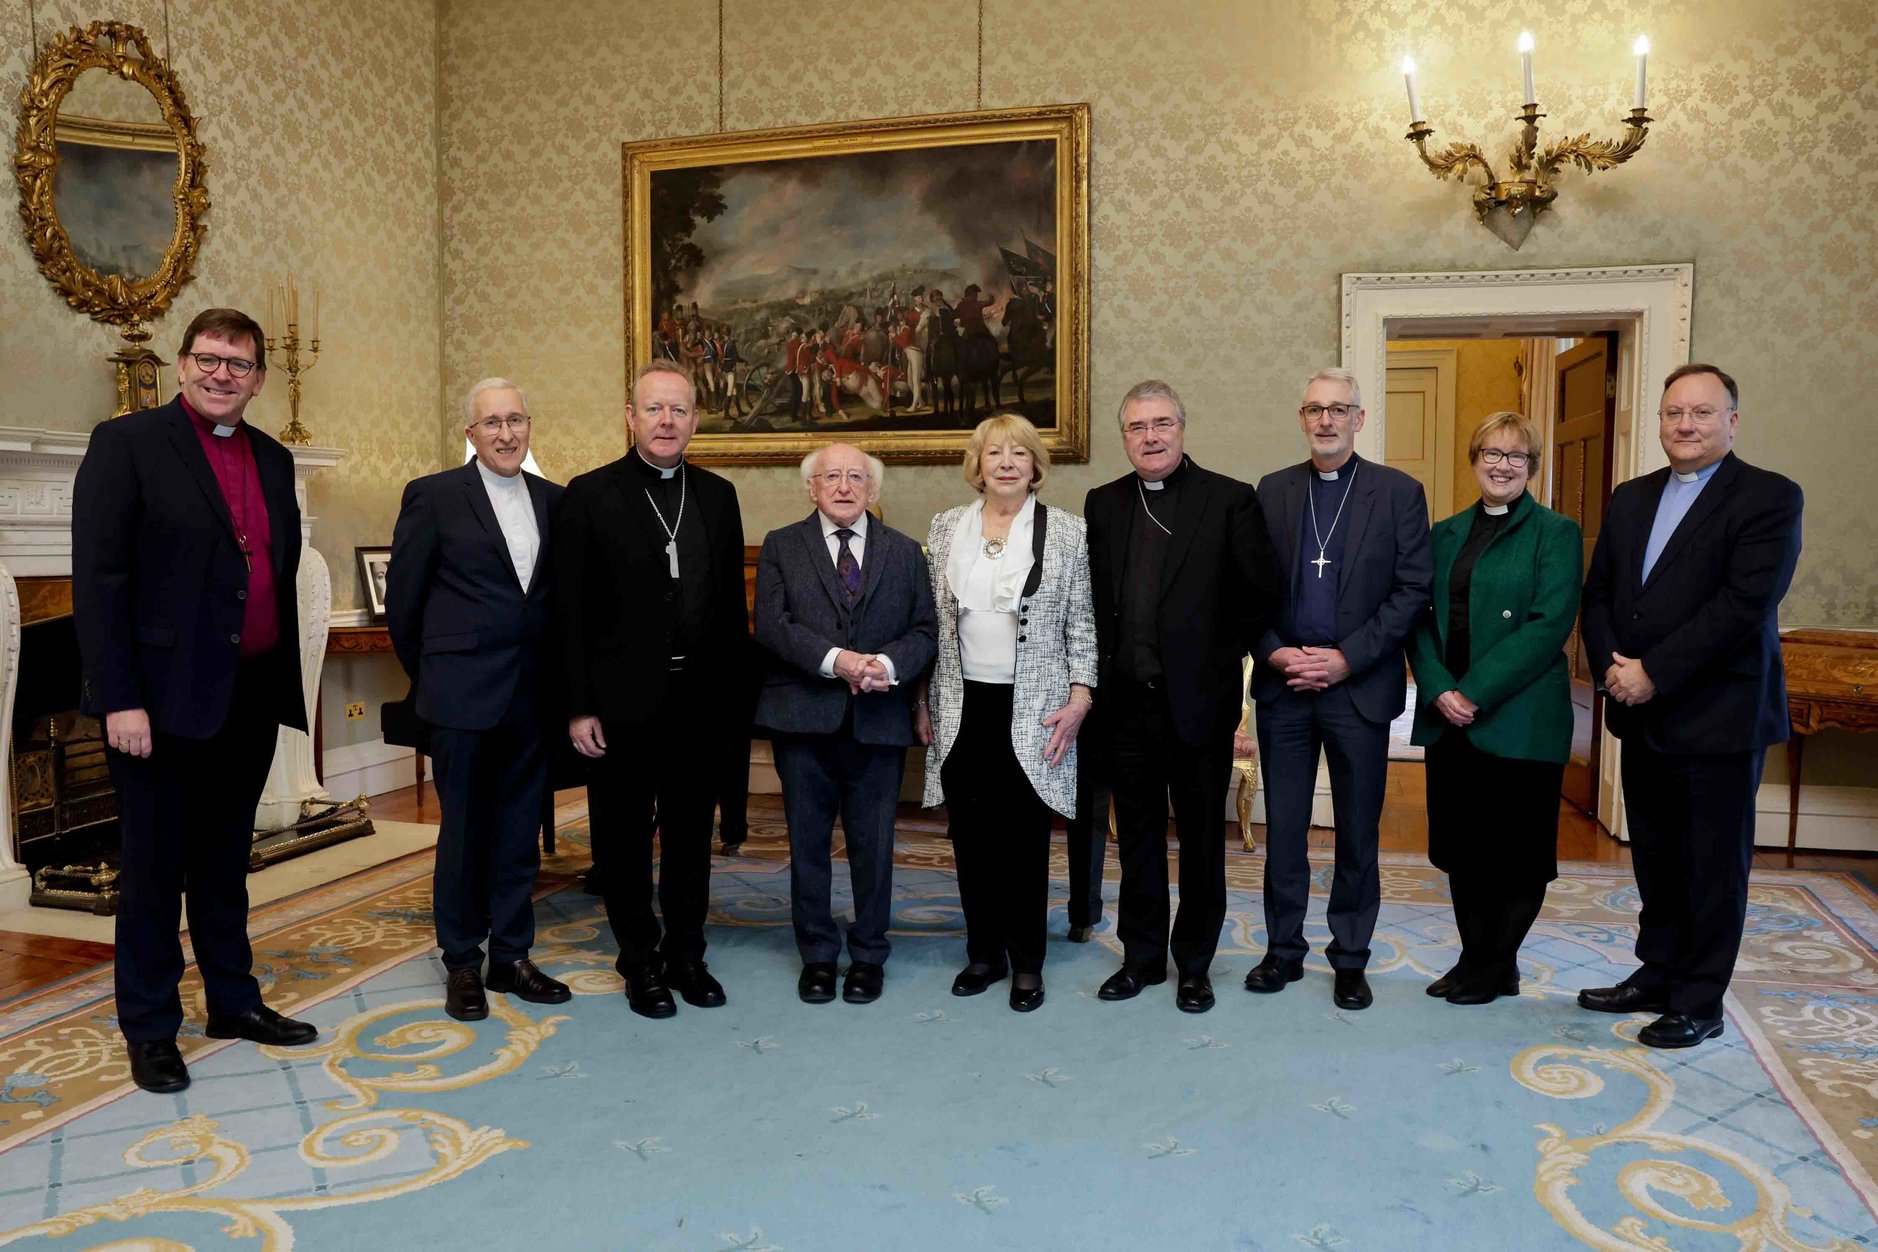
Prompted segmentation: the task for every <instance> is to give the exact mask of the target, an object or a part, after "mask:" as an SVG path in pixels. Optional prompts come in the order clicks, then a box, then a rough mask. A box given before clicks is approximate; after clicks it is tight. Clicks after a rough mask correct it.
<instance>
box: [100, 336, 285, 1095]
mask: <svg viewBox="0 0 1878 1252" xmlns="http://www.w3.org/2000/svg"><path fill="white" fill-rule="evenodd" d="M176 377H177V382H178V393H177V396H176V398H175V399H174V400H171V401H170V402H169V403H168V404H165V405H162V406H160V407H158V408H154V409H145V410H144V411H142V412H140V413H133V414H131V415H129V416H128V417H122V418H118V419H117V420H116V421H110V422H105V423H103V424H101V425H100V426H98V427H97V428H96V429H95V430H94V431H93V432H92V435H91V443H90V446H89V447H88V448H87V449H86V451H85V459H84V461H83V462H82V463H81V464H80V465H79V468H78V478H77V482H76V483H75V485H74V489H73V500H72V616H73V620H74V623H75V625H76V627H77V632H78V644H79V651H80V656H81V659H82V664H83V671H84V672H83V677H82V687H81V694H80V703H81V705H82V707H83V710H84V711H85V712H86V713H89V714H91V715H93V716H97V717H102V718H103V719H104V737H105V761H106V764H107V765H108V766H109V768H110V772H111V782H112V785H113V786H114V787H115V788H116V790H117V819H118V831H119V835H120V838H121V841H122V853H121V857H122V859H121V863H120V865H119V872H120V875H121V877H120V878H119V881H118V887H119V891H120V893H121V898H120V901H119V904H118V912H117V961H116V973H117V1018H118V1027H119V1029H120V1030H122V1031H123V1032H124V1039H125V1042H126V1044H127V1045H128V1049H129V1053H130V1072H131V1077H132V1078H133V1079H134V1080H135V1081H136V1083H137V1085H138V1086H140V1087H142V1088H144V1089H145V1090H146V1091H155V1092H174V1091H181V1090H182V1089H183V1088H185V1087H187V1086H188V1085H189V1074H188V1071H187V1070H186V1069H185V1068H184V1066H183V1059H182V1054H181V1053H180V1052H179V1051H178V1049H177V1047H176V1032H177V1030H178V1028H180V1027H181V1025H182V1021H183V1009H182V1000H181V998H180V996H179V994H178V990H177V988H178V984H179V983H180V981H181V979H182V974H183V950H182V943H181V940H180V939H179V937H178V933H177V932H178V927H179V923H180V920H181V917H180V914H181V912H182V904H183V897H184V895H185V894H187V896H188V901H189V938H190V943H191V945H192V946H193V948H194V950H195V960H196V966H197V968H198V969H199V970H200V971H201V973H202V982H203V990H204V993H205V995H206V997H207V1000H208V1010H209V1020H208V1026H207V1034H208V1035H209V1037H210V1038H213V1039H237V1038H239V1039H251V1040H253V1041H255V1042H256V1043H268V1044H275V1045H282V1044H289V1045H291V1044H302V1043H310V1042H312V1040H313V1039H314V1038H315V1037H316V1035H317V1032H316V1031H315V1030H314V1028H313V1027H312V1026H310V1025H308V1024H307V1023H305V1022H296V1021H292V1020H290V1019H288V1018H284V1017H282V1016H281V1015H280V1014H278V1013H276V1012H275V1011H274V1010H272V1009H270V1008H268V1007H267V1006H266V1005H265V1004H263V1003H261V989H260V986H259V984H258V983H256V981H255V978H254V974H253V972H252V968H251V967H252V965H253V952H252V950H251V949H250V947H249V943H248V855H249V852H250V850H251V848H252V845H253V839H254V814H255V806H256V804H258V803H259V801H260V798H261V790H262V788H263V786H265V784H266V782H267V771H268V766H269V765H270V764H271V763H272V762H273V759H274V745H275V743H276V741H277V740H278V737H279V735H278V728H279V727H281V726H292V727H294V728H295V729H297V730H305V729H306V725H307V718H306V693H305V691H304V690H303V689H302V687H301V682H300V630H299V623H300V613H299V600H298V597H297V595H296V593H295V587H294V579H295V577H296V575H297V574H298V571H299V567H300V508H299V505H298V503H297V502H296V501H295V499H294V489H293V457H292V456H291V454H289V453H288V452H287V450H286V449H285V448H283V447H281V446H280V444H279V443H277V442H275V441H274V440H273V439H270V438H269V437H268V436H267V435H265V434H263V433H262V432H260V431H258V430H255V429H254V428H253V427H252V426H250V425H249V424H248V423H247V422H245V421H244V420H242V419H243V414H244V412H245V411H246V409H247V407H248V402H249V401H250V400H252V399H253V398H254V396H255V395H256V394H257V393H258V392H259V391H260V390H261V386H262V384H263V383H265V382H266V381H267V340H266V337H265V336H264V334H263V333H262V330H261V327H260V326H259V325H258V324H257V323H256V322H255V321H254V319H253V318H251V317H249V316H248V315H247V314H245V313H242V312H240V311H239V310H236V309H207V310H205V311H203V312H202V313H200V314H198V315H197V316H196V318H195V320H194V321H192V322H190V323H189V327H188V329H187V330H185V331H184V332H183V342H182V351H181V352H180V353H178V354H177V358H176Z"/></svg>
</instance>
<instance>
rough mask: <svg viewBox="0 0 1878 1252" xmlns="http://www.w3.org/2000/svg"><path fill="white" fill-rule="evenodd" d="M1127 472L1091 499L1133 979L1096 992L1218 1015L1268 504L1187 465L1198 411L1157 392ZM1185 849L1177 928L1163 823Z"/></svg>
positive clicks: (1104, 733)
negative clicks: (1240, 737) (1166, 994)
mask: <svg viewBox="0 0 1878 1252" xmlns="http://www.w3.org/2000/svg"><path fill="white" fill-rule="evenodd" d="M1120 424H1121V433H1122V448H1123V450H1124V451H1125V452H1126V453H1127V454H1128V460H1129V463H1130V464H1131V465H1132V466H1133V467H1134V470H1133V472H1132V473H1129V474H1126V475H1124V476H1123V477H1121V478H1118V479H1116V480H1115V481H1114V482H1112V483H1108V484H1106V485H1104V486H1101V487H1097V488H1095V489H1094V490H1093V491H1091V492H1090V493H1089V496H1088V499H1087V501H1086V502H1085V504H1084V509H1083V511H1084V514H1085V516H1086V518H1087V520H1088V525H1089V572H1090V577H1091V582H1092V587H1093V591H1094V594H1095V615H1096V647H1097V653H1098V661H1097V663H1098V667H1099V673H1100V681H1099V682H1098V683H1097V689H1098V690H1099V691H1100V692H1101V695H1102V699H1101V710H1100V714H1099V716H1100V718H1101V721H1100V723H1099V730H1098V733H1097V735H1096V736H1095V738H1096V740H1097V747H1098V751H1099V752H1100V753H1101V755H1102V758H1103V764H1102V767H1101V768H1102V770H1103V777H1105V778H1106V779H1107V781H1108V782H1109V784H1110V785H1111V786H1112V788H1113V790H1114V796H1115V812H1116V838H1117V843H1118V852H1119V855H1120V858H1121V868H1122V886H1121V899H1120V902H1119V905H1118V908H1117V911H1116V912H1117V922H1116V933H1117V934H1118V936H1119V937H1120V938H1121V941H1122V967H1121V969H1120V970H1118V971H1117V972H1116V973H1115V974H1114V975H1112V976H1111V977H1110V978H1109V979H1108V981H1106V982H1104V983H1103V984H1102V988H1101V991H1100V993H1099V994H1100V995H1101V998H1102V999H1104V1000H1128V999H1132V998H1134V997H1135V996H1137V995H1139V994H1141V991H1142V988H1144V987H1147V986H1151V985H1154V984H1158V983H1163V982H1166V981H1167V958H1168V954H1169V952H1170V950H1171V952H1172V954H1173V958H1174V965H1175V967H1176V970H1177V973H1178V976H1179V982H1178V984H1177V987H1176V991H1175V997H1174V1002H1175V1004H1176V1005H1177V1006H1178V1007H1179V1008H1181V1009H1182V1010H1184V1011H1186V1012H1189V1013H1204V1012H1205V1011H1206V1010H1208V1009H1210V1008H1212V1007H1213V985H1212V981H1211V979H1210V977H1209V974H1208V970H1209V968H1210V967H1211V965H1212V963H1213V954H1214V952H1215V951H1216V950H1217V948H1218V946H1219V934H1220V927H1221V926H1222V925H1223V924H1224V923H1225V920H1226V791H1227V787H1228V786H1229V784H1230V780H1231V774H1232V732H1233V728H1234V727H1235V726H1237V725H1238V723H1239V717H1240V708H1241V703H1242V700H1241V696H1240V682H1241V677H1242V667H1243V660H1244V657H1245V654H1246V652H1247V651H1248V650H1249V649H1250V648H1251V647H1252V645H1253V643H1254V642H1255V641H1256V640H1257V639H1258V637H1259V635H1260V634H1261V633H1262V632H1263V631H1264V630H1265V628H1266V626H1267V624H1268V623H1269V622H1270V621H1271V617H1272V613H1273V612H1274V611H1275V609H1276V605H1277V589H1276V578H1277V575H1276V565H1275V564H1274V561H1273V558H1272V547H1271V540H1270V539H1269V538H1268V536H1267V534H1266V528H1265V519H1264V516H1263V515H1262V514H1261V513H1260V511H1259V502H1258V495H1257V493H1256V492H1254V491H1253V489H1252V487H1251V486H1250V485H1249V484H1247V483H1242V482H1239V481H1237V480H1236V479H1232V478H1227V477H1226V476H1225V475H1223V474H1215V473H1213V472H1212V471H1211V470H1206V469H1202V468H1201V467H1200V466H1198V465H1196V464H1194V463H1193V461H1192V460H1191V459H1190V458H1188V457H1187V455H1186V427H1187V410H1186V407H1185V406H1184V405H1183V404H1182V403H1181V402H1180V397H1179V396H1178V395H1177V394H1176V393H1175V391H1174V389H1173V388H1172V387H1170V386H1168V385H1167V384H1166V383H1164V382H1160V381H1158V380H1153V379H1151V380H1149V381H1146V382H1142V383H1137V384H1136V385H1135V386H1134V387H1131V388H1130V389H1129V391H1128V393H1127V395H1125V396H1124V397H1123V398H1122V404H1121V413H1120ZM1170 798H1171V800H1172V803H1173V809H1174V826H1175V830H1176V832H1177V834H1178V836H1179V840H1180V913H1179V916H1178V917H1176V918H1174V919H1173V924H1172V928H1171V931H1170V928H1169V911H1170V910H1169V907H1168V897H1167V809H1168V802H1169V799H1170Z"/></svg>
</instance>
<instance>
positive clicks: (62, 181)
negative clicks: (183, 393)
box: [13, 22, 209, 416]
mask: <svg viewBox="0 0 1878 1252" xmlns="http://www.w3.org/2000/svg"><path fill="white" fill-rule="evenodd" d="M13 167H14V173H15V175H16V177H17V178H18V181H19V187H20V217H21V218H22V219H23V220H24V222H25V225H26V239H27V242H28V244H29V245H30V246H31V247H32V250H33V259H34V260H36V261H37V262H38V263H39V271H40V273H42V274H44V275H45V276H46V280H47V281H48V282H50V283H51V284H52V286H53V288H54V289H55V290H57V291H58V293H59V294H60V295H61V296H63V297H65V302H66V303H67V304H69V305H71V306H72V307H73V308H75V309H77V310H79V311H80V312H81V313H85V314H87V315H89V316H90V317H91V318H92V319H93V320H95V321H99V322H103V323H105V324H107V325H111V326H120V327H123V328H124V331H123V337H124V341H125V342H124V346H123V347H121V348H119V349H118V351H117V352H116V353H115V354H113V355H112V357H111V358H110V359H111V361H112V362H113V363H114V364H115V365H116V366H117V376H118V377H117V391H118V397H117V415H119V416H121V415H123V414H125V413H128V412H130V411H131V410H132V409H134V408H142V407H146V406H148V405H153V404H156V403H158V402H159V400H160V398H161V397H160V395H159V394H158V389H157V377H158V366H159V365H161V364H162V362H161V361H160V360H159V359H158V358H157V356H156V354H155V353H154V352H151V351H150V350H149V349H148V348H146V347H144V346H143V345H144V343H145V341H147V340H148V339H149V338H150V334H149V332H148V331H146V330H145V329H144V328H143V323H144V322H146V321H149V320H150V319H151V318H154V317H156V316H157V315H158V314H160V313H162V312H163V310H165V309H167V308H168V307H169V304H170V301H171V300H172V299H174V298H175V296H176V293H177V292H178V291H179V290H181V289H182V286H183V284H184V283H186V282H188V281H189V279H190V278H191V277H192V274H193V270H194V268H195V260H196V252H197V250H198V249H199V248H200V247H201V245H202V236H203V232H204V231H205V230H206V229H207V226H206V224H205V223H204V222H203V216H204V215H205V214H206V213H207V212H208V208H209V193H208V191H207V189H206V188H205V187H204V185H203V169H204V166H203V161H202V145H201V144H200V143H199V142H197V140H196V123H195V119H194V118H193V117H191V116H190V114H189V108H188V105H187V104H186V103H185V101H184V99H183V89H182V86H181V85H180V84H179V83H178V82H177V81H176V76H175V74H174V73H173V72H172V71H171V70H170V67H169V66H168V65H166V64H164V62H163V61H162V59H161V58H159V57H158V56H157V55H156V54H155V53H154V52H153V51H151V48H150V41H149V40H148V39H146V38H145V37H144V33H143V31H142V30H140V29H138V28H137V27H135V26H132V25H130V24H129V23H126V22H93V23H91V24H90V25H89V26H87V27H84V28H83V29H82V30H81V29H80V28H78V27H76V26H74V27H72V28H71V30H69V31H68V32H66V33H65V34H63V35H60V36H58V37H57V38H56V39H54V40H53V41H52V42H51V43H49V44H47V45H46V46H45V47H43V48H42V49H41V50H40V53H39V58H38V60H37V61H36V62H35V63H34V65H33V72H32V76H31V77H30V78H29V79H28V80H27V83H26V89H25V90H24V91H23V92H22V93H21V96H20V121H19V130H18V152H17V153H16V155H15V156H14V158H13Z"/></svg>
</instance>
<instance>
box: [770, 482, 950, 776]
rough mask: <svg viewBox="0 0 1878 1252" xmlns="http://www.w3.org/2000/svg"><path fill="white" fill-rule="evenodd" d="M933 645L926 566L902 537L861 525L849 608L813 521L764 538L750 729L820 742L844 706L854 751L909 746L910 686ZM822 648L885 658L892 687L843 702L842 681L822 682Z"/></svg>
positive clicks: (846, 695)
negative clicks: (864, 746)
mask: <svg viewBox="0 0 1878 1252" xmlns="http://www.w3.org/2000/svg"><path fill="white" fill-rule="evenodd" d="M938 637H939V624H938V618H937V616H936V615H935V613H934V612H933V602H932V579H931V577H930V576H929V575H928V573H927V569H926V557H925V556H924V555H923V554H922V553H921V552H920V547H919V545H918V544H917V543H915V542H913V540H911V539H909V538H908V537H907V536H905V535H903V534H901V533H900V532H899V531H897V530H893V529H891V528H889V527H887V526H885V525H883V524H882V523H881V522H880V521H879V519H877V518H869V519H868V522H867V545H866V549H865V551H864V553H863V555H862V560H861V591H860V595H859V596H857V597H856V599H855V601H854V604H853V606H852V607H850V606H849V604H848V600H847V596H846V594H845V593H844V592H843V591H842V588H841V583H840V582H839V581H838V580H837V579H836V577H835V563H834V561H833V560H832V559H831V558H830V557H829V555H828V541H827V540H826V539H824V538H823V537H822V523H821V514H820V513H811V514H809V515H808V517H806V518H805V519H803V520H802V521H800V522H797V523H795V524H794V525H791V526H784V527H782V528H780V529H778V530H772V531H771V532H770V533H769V534H768V535H767V536H765V537H764V539H763V554H762V556H760V557H759V558H757V566H756V641H757V643H758V644H760V645H762V647H763V649H764V650H765V651H766V652H768V653H769V670H768V673H767V674H766V675H765V677H764V680H763V690H762V693H761V695H759V696H758V698H757V706H756V724H757V725H758V726H760V727H763V728H764V729H766V730H769V731H773V732H778V733H782V734H808V735H828V734H833V733H835V732H836V731H838V730H840V729H841V723H842V719H843V718H844V717H845V716H846V715H847V713H848V710H849V707H850V706H852V707H853V711H854V719H853V735H854V738H855V740H856V741H857V742H859V743H871V744H878V745H883V746H891V747H909V746H911V745H912V743H913V716H912V715H913V688H914V680H916V679H917V678H919V677H920V675H922V674H924V673H925V672H926V670H927V667H928V666H930V665H931V664H932V662H933V657H934V655H935V654H936V653H937V651H938ZM830 648H847V649H850V650H852V651H855V652H870V653H871V652H878V653H882V654H884V655H886V656H887V657H889V658H890V659H891V660H892V661H893V672H894V675H895V677H896V678H897V679H898V685H896V686H893V687H889V688H888V689H887V690H885V691H870V692H864V693H862V694H860V695H853V694H851V693H850V692H849V690H848V684H847V681H846V680H845V679H842V678H823V677H822V673H821V670H822V658H824V657H826V656H827V655H828V649H830Z"/></svg>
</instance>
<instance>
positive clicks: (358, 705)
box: [346, 700, 365, 722]
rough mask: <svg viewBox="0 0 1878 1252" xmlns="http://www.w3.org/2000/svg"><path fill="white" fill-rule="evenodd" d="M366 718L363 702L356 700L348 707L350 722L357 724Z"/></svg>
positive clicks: (347, 715)
mask: <svg viewBox="0 0 1878 1252" xmlns="http://www.w3.org/2000/svg"><path fill="white" fill-rule="evenodd" d="M364 716H365V702H364V701H363V700H354V701H353V702H352V703H351V704H348V705H346V720H347V721H348V722H356V721H358V720H359V719H360V718H361V717H364Z"/></svg>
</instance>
